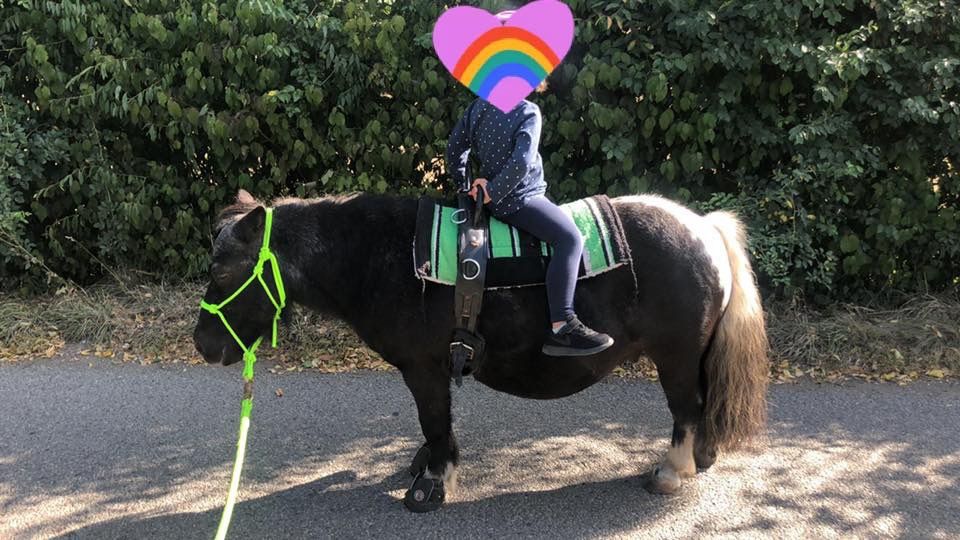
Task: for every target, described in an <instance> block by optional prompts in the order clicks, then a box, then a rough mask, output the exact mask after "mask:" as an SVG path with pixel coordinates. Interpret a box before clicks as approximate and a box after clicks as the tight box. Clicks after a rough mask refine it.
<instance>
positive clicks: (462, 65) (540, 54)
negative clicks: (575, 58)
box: [452, 26, 561, 99]
mask: <svg viewBox="0 0 960 540" xmlns="http://www.w3.org/2000/svg"><path fill="white" fill-rule="evenodd" d="M560 60H561V58H560V57H559V56H558V55H557V54H556V53H555V52H554V51H553V50H552V49H551V48H550V46H549V45H547V43H546V42H545V41H544V40H542V39H540V37H538V36H537V35H536V34H534V33H532V32H530V31H528V30H526V29H524V28H520V27H516V26H497V27H495V28H491V29H490V30H487V31H486V32H484V33H483V34H481V35H480V37H478V38H477V39H476V40H475V41H474V42H473V43H471V44H470V46H469V47H467V49H466V50H465V51H464V52H463V54H462V55H460V58H459V60H457V63H456V66H455V67H454V69H453V71H452V73H453V76H454V78H455V79H457V80H458V81H460V82H461V83H463V84H464V85H466V86H467V87H468V88H470V90H472V91H473V93H475V94H476V95H478V96H480V97H481V98H483V99H488V98H489V97H490V93H491V92H492V91H493V89H494V88H495V87H496V86H497V84H499V83H500V81H502V80H503V79H505V78H507V77H518V78H520V79H523V80H524V81H526V82H527V84H529V85H530V88H531V89H532V88H536V86H537V85H538V84H540V82H541V81H543V80H544V79H546V78H547V75H549V74H550V72H551V71H553V69H554V68H555V67H557V65H558V64H559V63H560Z"/></svg>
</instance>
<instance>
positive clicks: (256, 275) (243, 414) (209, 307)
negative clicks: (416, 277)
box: [200, 208, 287, 540]
mask: <svg viewBox="0 0 960 540" xmlns="http://www.w3.org/2000/svg"><path fill="white" fill-rule="evenodd" d="M266 211H267V218H266V221H265V223H264V227H263V245H261V246H260V256H259V258H258V259H257V264H256V266H254V267H253V275H252V276H250V278H249V279H247V281H245V282H244V283H243V285H241V286H240V288H239V289H237V290H236V291H235V292H234V293H233V294H231V295H230V296H229V297H227V299H226V300H224V301H223V302H220V303H219V304H208V303H207V302H205V301H204V300H200V307H201V308H202V309H203V310H205V311H207V312H209V313H210V314H212V315H216V316H217V317H219V318H220V321H221V322H222V323H223V326H224V327H225V328H226V329H227V332H230V335H231V336H233V339H234V341H236V342H237V345H239V346H240V349H241V350H243V381H244V384H243V401H241V402H240V434H239V437H238V438H237V455H236V458H235V459H234V461H233V474H232V476H231V478H230V489H229V490H228V491H227V502H226V504H225V505H224V507H223V514H221V516H220V525H219V527H217V535H216V537H215V538H216V540H223V539H224V538H226V536H227V528H228V527H230V517H231V516H232V515H233V506H234V504H235V503H236V500H237V490H238V488H239V486H240V471H241V469H242V468H243V456H244V453H245V450H246V447H247V431H248V429H249V428H250V412H251V411H252V410H253V364H254V363H256V361H257V354H256V353H257V348H258V347H260V343H261V342H262V341H263V336H260V337H258V338H257V340H256V341H254V342H253V344H252V345H250V347H247V346H246V345H244V344H243V340H241V339H240V336H238V335H237V333H236V332H235V331H234V330H233V327H232V326H230V323H228V322H227V318H226V317H225V316H224V315H223V311H222V310H223V308H224V306H226V305H227V304H229V303H230V302H232V301H233V299H234V298H236V297H237V296H239V295H240V293H242V292H243V291H244V290H245V289H246V288H247V287H249V286H250V284H251V283H253V282H254V281H259V282H260V285H261V286H262V287H263V291H264V292H265V293H267V298H269V299H270V303H272V304H273V307H274V308H276V310H277V311H276V313H274V315H273V333H272V335H271V345H272V346H273V347H274V348H276V346H277V323H278V322H279V321H280V312H282V311H283V308H284V306H286V305H287V293H286V291H285V290H284V288H283V278H281V277H280V264H279V263H278V262H277V257H276V255H274V254H273V252H272V251H270V229H271V228H272V226H273V209H272V208H267V209H266ZM268 262H269V263H270V267H271V269H272V271H273V282H274V283H275V284H276V286H277V295H276V296H274V295H273V293H271V292H270V287H267V282H266V281H264V279H263V267H264V265H266V264H267V263H268Z"/></svg>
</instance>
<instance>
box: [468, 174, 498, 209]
mask: <svg viewBox="0 0 960 540" xmlns="http://www.w3.org/2000/svg"><path fill="white" fill-rule="evenodd" d="M478 186H479V187H481V188H483V204H487V203H489V202H490V201H492V200H493V199H491V198H490V194H489V193H487V179H486V178H477V179H476V180H474V181H473V189H471V190H470V196H471V197H473V200H477V187H478Z"/></svg>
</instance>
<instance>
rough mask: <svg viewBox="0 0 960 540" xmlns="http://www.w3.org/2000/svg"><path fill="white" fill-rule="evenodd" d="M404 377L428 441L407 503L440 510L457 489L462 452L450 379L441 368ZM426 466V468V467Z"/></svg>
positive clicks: (418, 459) (415, 469)
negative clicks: (452, 412) (453, 420)
mask: <svg viewBox="0 0 960 540" xmlns="http://www.w3.org/2000/svg"><path fill="white" fill-rule="evenodd" d="M403 379H404V381H405V382H406V383H407V387H408V388H410V392H411V393H412V394H413V399H414V401H416V403H417V412H418V413H419V416H420V429H421V430H423V436H424V437H425V438H426V444H424V446H423V448H421V449H420V451H419V452H417V456H416V457H415V458H414V462H413V464H412V465H411V471H410V472H411V474H412V475H413V476H414V482H413V484H412V485H411V487H410V490H408V492H407V495H406V497H405V498H404V503H405V504H406V506H407V508H408V509H410V510H412V511H415V512H426V511H432V510H436V509H438V508H439V507H440V505H441V504H443V501H444V500H445V497H446V494H447V493H451V492H453V491H454V490H455V489H456V483H457V469H456V468H457V461H458V459H459V451H458V449H457V442H456V439H455V438H454V436H453V431H452V428H451V416H450V379H449V378H448V377H447V375H446V374H445V373H443V372H442V370H439V369H426V368H424V369H407V370H404V371H403ZM424 466H425V468H424Z"/></svg>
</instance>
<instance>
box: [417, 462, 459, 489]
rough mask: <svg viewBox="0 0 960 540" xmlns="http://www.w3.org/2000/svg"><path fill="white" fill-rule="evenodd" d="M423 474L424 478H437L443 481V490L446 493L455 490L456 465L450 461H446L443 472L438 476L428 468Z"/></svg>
mask: <svg viewBox="0 0 960 540" xmlns="http://www.w3.org/2000/svg"><path fill="white" fill-rule="evenodd" d="M423 476H424V477H426V478H434V479H439V480H440V481H441V482H443V490H444V491H445V492H446V493H447V495H449V494H451V493H453V492H455V491H456V490H457V466H456V465H455V464H454V463H453V462H451V461H448V462H447V463H446V465H445V466H444V468H443V473H442V474H440V475H439V476H438V475H436V474H434V473H433V472H431V471H430V469H427V471H426V472H425V473H424V474H423Z"/></svg>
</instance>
